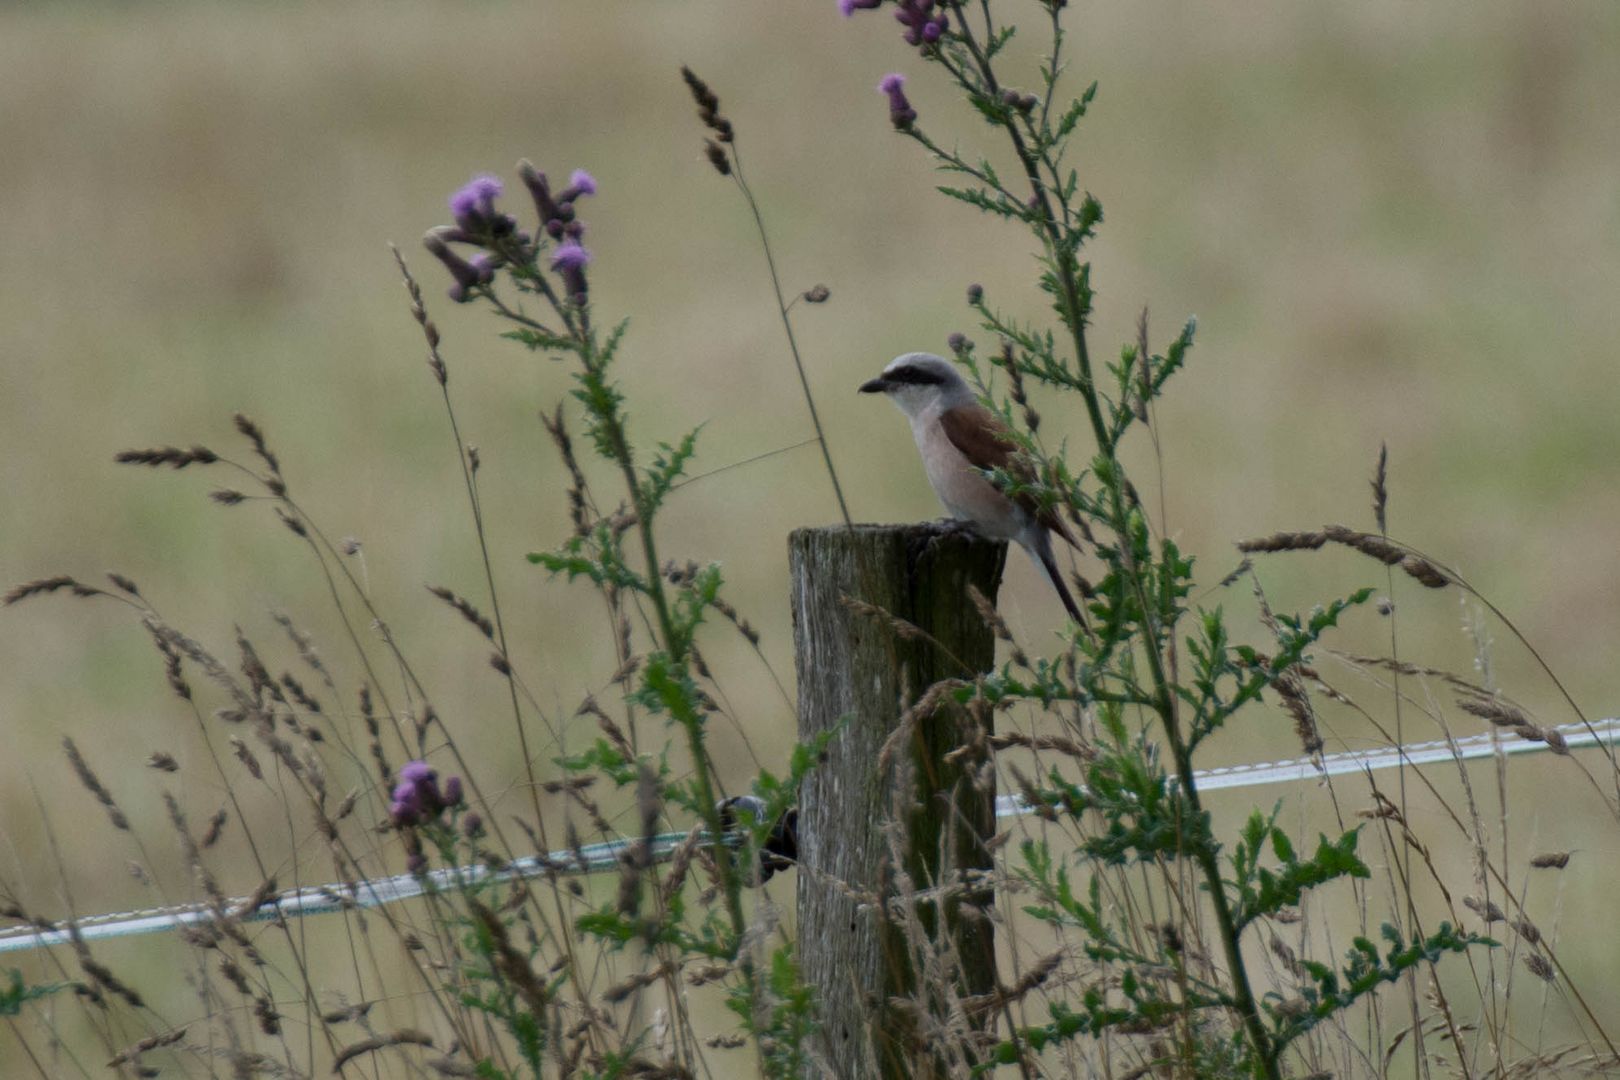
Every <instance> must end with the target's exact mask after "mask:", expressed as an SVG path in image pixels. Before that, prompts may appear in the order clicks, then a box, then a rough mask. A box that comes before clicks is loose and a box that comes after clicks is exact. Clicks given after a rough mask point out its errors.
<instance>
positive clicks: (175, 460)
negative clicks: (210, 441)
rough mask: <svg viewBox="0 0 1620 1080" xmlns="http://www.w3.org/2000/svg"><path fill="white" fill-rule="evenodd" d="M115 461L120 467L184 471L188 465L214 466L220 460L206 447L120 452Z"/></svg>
mask: <svg viewBox="0 0 1620 1080" xmlns="http://www.w3.org/2000/svg"><path fill="white" fill-rule="evenodd" d="M113 460H114V461H116V462H118V464H120V465H147V466H151V467H153V468H156V467H158V466H160V465H167V466H169V467H170V468H171V469H183V468H185V467H186V466H187V465H212V464H214V462H216V461H218V460H219V455H218V454H216V453H214V452H213V451H212V450H210V449H208V447H206V446H193V447H192V448H191V449H189V450H182V449H180V448H179V447H178V446H158V447H153V448H151V449H147V450H120V451H119V452H118V453H117V454H115V455H114V456H113Z"/></svg>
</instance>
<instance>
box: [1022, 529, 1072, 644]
mask: <svg viewBox="0 0 1620 1080" xmlns="http://www.w3.org/2000/svg"><path fill="white" fill-rule="evenodd" d="M1031 531H1032V532H1033V533H1034V537H1033V539H1032V540H1031V541H1030V542H1027V543H1025V544H1024V547H1025V548H1026V549H1028V551H1029V553H1030V554H1031V555H1033V556H1035V562H1036V565H1038V566H1039V567H1040V568H1041V570H1042V571H1044V572H1045V574H1046V579H1047V580H1048V581H1050V582H1051V583H1052V587H1053V588H1054V589H1056V590H1057V594H1058V599H1060V600H1062V601H1063V606H1064V607H1065V608H1066V609H1068V612H1069V618H1071V619H1073V620H1074V621H1075V622H1077V623H1079V624H1080V625H1081V626H1085V625H1086V617H1085V615H1084V614H1083V613H1082V612H1081V611H1080V605H1079V604H1076V603H1075V602H1074V594H1073V593H1071V592H1069V586H1068V585H1066V584H1064V581H1063V572H1062V571H1061V570H1059V569H1058V564H1057V559H1056V558H1055V557H1053V555H1052V536H1051V534H1050V533H1048V532H1047V531H1046V530H1045V529H1042V528H1039V527H1037V528H1035V529H1033V530H1031Z"/></svg>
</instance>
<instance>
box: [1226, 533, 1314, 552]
mask: <svg viewBox="0 0 1620 1080" xmlns="http://www.w3.org/2000/svg"><path fill="white" fill-rule="evenodd" d="M1325 543H1327V535H1326V534H1324V533H1319V532H1279V533H1272V534H1271V535H1270V536H1259V537H1254V538H1252V539H1249V540H1239V541H1238V542H1237V549H1238V550H1239V551H1242V552H1246V553H1250V552H1269V551H1315V550H1316V549H1317V548H1320V547H1321V546H1322V545H1323V544H1325Z"/></svg>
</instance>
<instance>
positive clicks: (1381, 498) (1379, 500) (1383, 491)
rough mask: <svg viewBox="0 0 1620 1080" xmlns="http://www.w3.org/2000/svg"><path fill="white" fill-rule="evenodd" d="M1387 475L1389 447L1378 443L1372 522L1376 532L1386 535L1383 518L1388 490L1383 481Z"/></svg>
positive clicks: (1386, 505) (1386, 530) (1387, 504)
mask: <svg viewBox="0 0 1620 1080" xmlns="http://www.w3.org/2000/svg"><path fill="white" fill-rule="evenodd" d="M1388 475H1389V446H1388V445H1387V444H1385V443H1379V444H1378V468H1377V470H1376V471H1374V473H1373V478H1372V493H1373V520H1374V521H1376V522H1378V531H1379V532H1381V533H1388V532H1389V523H1388V522H1387V521H1386V520H1385V517H1384V513H1385V510H1386V509H1387V508H1388V506H1389V489H1388V488H1387V487H1386V486H1385V484H1384V481H1385V479H1386V478H1387V477H1388Z"/></svg>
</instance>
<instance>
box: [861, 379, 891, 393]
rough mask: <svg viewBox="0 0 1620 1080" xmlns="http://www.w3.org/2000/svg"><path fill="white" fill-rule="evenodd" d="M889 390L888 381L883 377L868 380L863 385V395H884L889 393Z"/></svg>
mask: <svg viewBox="0 0 1620 1080" xmlns="http://www.w3.org/2000/svg"><path fill="white" fill-rule="evenodd" d="M888 389H889V383H888V381H887V380H886V379H884V378H882V377H881V376H879V377H878V378H876V379H868V380H867V381H866V382H863V383H861V393H863V394H882V393H887V392H888Z"/></svg>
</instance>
